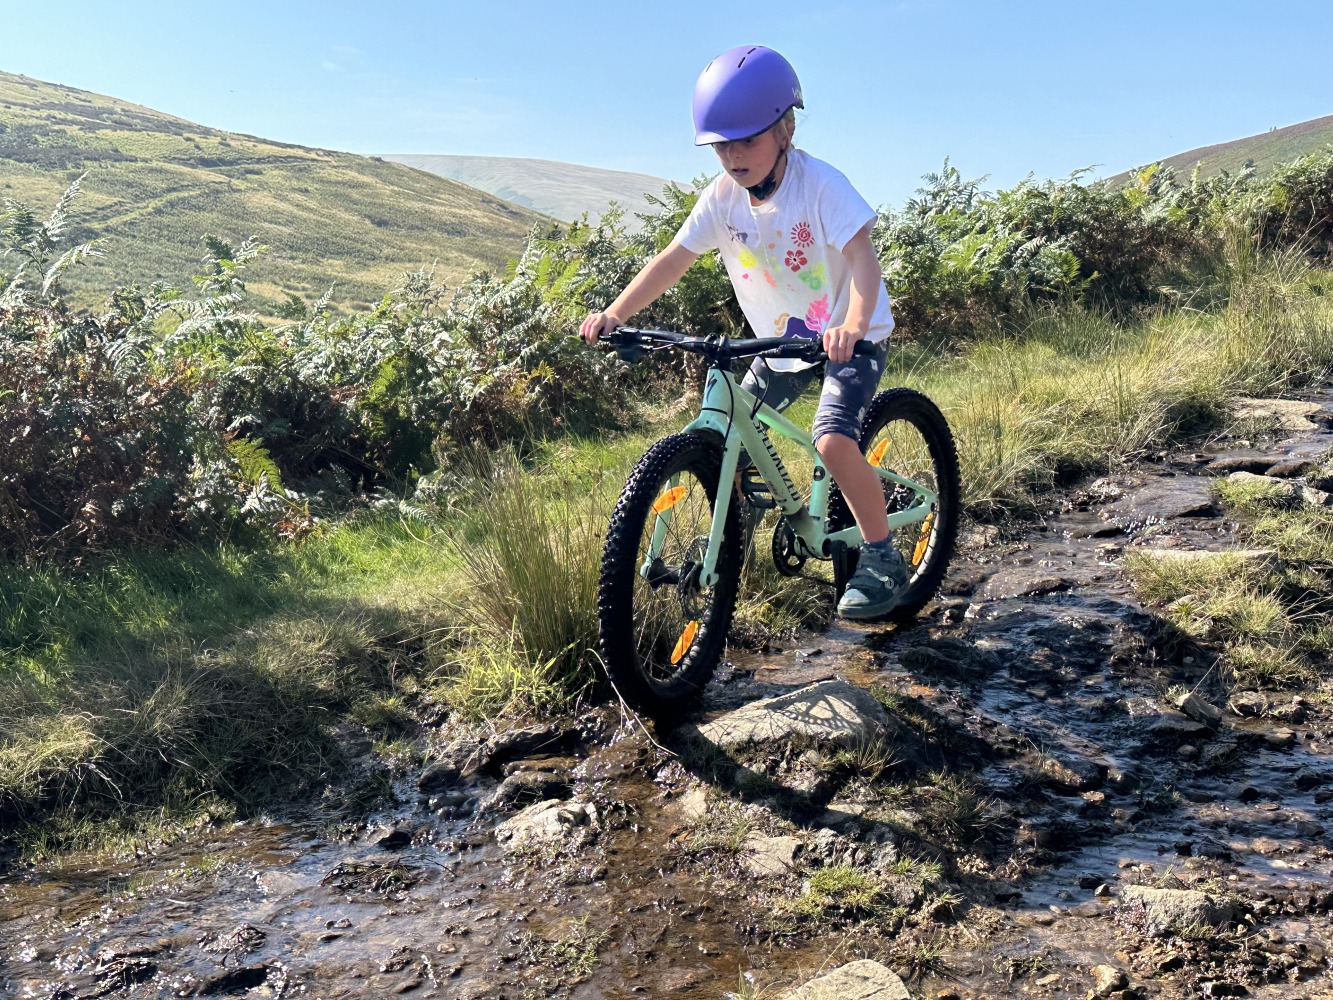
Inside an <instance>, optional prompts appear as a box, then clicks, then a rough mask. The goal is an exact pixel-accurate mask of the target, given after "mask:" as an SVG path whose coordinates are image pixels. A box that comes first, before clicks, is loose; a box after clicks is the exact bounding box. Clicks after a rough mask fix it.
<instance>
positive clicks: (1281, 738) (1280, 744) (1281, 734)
mask: <svg viewBox="0 0 1333 1000" xmlns="http://www.w3.org/2000/svg"><path fill="white" fill-rule="evenodd" d="M1264 742H1265V743H1267V744H1268V745H1269V746H1270V747H1273V748H1275V749H1277V750H1290V749H1291V748H1292V747H1293V746H1295V745H1296V734H1295V733H1293V732H1292V731H1291V730H1290V729H1274V730H1273V731H1272V732H1271V733H1264Z"/></svg>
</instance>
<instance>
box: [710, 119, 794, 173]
mask: <svg viewBox="0 0 1333 1000" xmlns="http://www.w3.org/2000/svg"><path fill="white" fill-rule="evenodd" d="M713 152H715V153H717V158H718V160H720V161H721V163H722V166H723V168H724V169H725V170H726V171H727V173H728V174H730V175H731V179H732V180H734V181H735V182H736V183H737V184H739V185H740V186H741V187H751V186H753V185H755V184H758V183H760V182H761V181H763V179H764V178H765V177H767V176H768V175H769V172H770V171H772V169H773V167H774V166H776V165H777V162H778V156H779V155H781V153H782V144H781V143H780V142H779V141H778V137H777V134H776V132H775V130H774V129H769V130H768V131H766V132H760V133H759V134H758V135H755V136H751V137H750V138H748V139H732V140H731V141H729V142H715V143H713Z"/></svg>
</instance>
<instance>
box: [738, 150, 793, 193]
mask: <svg viewBox="0 0 1333 1000" xmlns="http://www.w3.org/2000/svg"><path fill="white" fill-rule="evenodd" d="M786 162H787V150H786V148H785V147H784V148H783V150H782V152H781V153H779V154H778V157H777V159H775V160H774V161H773V169H772V170H770V171H769V172H768V176H767V177H765V178H764V179H763V180H762V181H760V182H759V183H758V184H754V185H751V186H750V187H747V188H746V189H745V190H746V191H749V192H750V197H752V198H753V199H754V200H755V201H767V200H768V199H769V198H770V197H772V195H773V192H774V191H776V190H777V189H778V181H777V173H778V167H780V166H781V165H782V164H784V163H786Z"/></svg>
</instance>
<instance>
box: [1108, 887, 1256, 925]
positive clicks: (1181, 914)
mask: <svg viewBox="0 0 1333 1000" xmlns="http://www.w3.org/2000/svg"><path fill="white" fill-rule="evenodd" d="M1116 912H1117V918H1118V919H1119V920H1120V921H1121V922H1122V923H1125V924H1128V925H1130V926H1132V927H1136V928H1137V929H1139V930H1141V931H1142V932H1143V933H1144V934H1146V935H1148V936H1149V937H1167V936H1169V935H1171V934H1173V933H1175V932H1176V931H1179V930H1183V929H1186V928H1198V927H1204V926H1207V927H1220V926H1222V925H1224V924H1227V923H1230V922H1231V921H1232V920H1234V919H1235V918H1236V916H1237V914H1236V908H1235V906H1234V905H1233V904H1232V903H1230V902H1229V901H1227V900H1223V899H1218V898H1217V897H1216V896H1210V895H1209V894H1208V893H1206V892H1199V891H1197V890H1194V889H1154V888H1152V887H1151V886H1146V885H1130V886H1126V887H1125V889H1124V891H1123V892H1122V893H1121V894H1120V902H1119V905H1118V906H1117V911H1116Z"/></svg>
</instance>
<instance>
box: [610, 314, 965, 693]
mask: <svg viewBox="0 0 1333 1000" xmlns="http://www.w3.org/2000/svg"><path fill="white" fill-rule="evenodd" d="M602 339H603V340H604V341H605V342H607V343H610V344H611V345H613V346H614V347H615V348H616V349H617V351H619V352H620V354H621V356H622V357H625V358H626V359H627V360H637V358H638V357H639V356H641V355H642V354H643V353H644V352H645V351H656V350H665V349H676V350H683V351H689V352H692V353H696V354H700V355H702V356H703V357H704V358H706V359H707V361H708V364H709V370H708V376H707V378H706V380H705V383H704V390H703V399H702V403H701V405H700V408H699V414H698V416H697V417H695V419H694V420H692V421H691V422H690V423H689V424H688V425H687V426H686V427H685V428H684V429H683V430H682V431H681V432H680V433H678V434H672V435H670V436H668V437H665V438H663V439H662V440H660V441H658V442H656V443H655V444H653V445H652V446H650V447H649V448H648V450H647V451H646V452H645V453H644V454H643V456H642V457H641V458H640V459H639V461H638V464H636V465H635V467H634V471H633V472H632V473H630V476H629V479H628V480H627V481H626V483H625V487H624V489H623V490H622V491H621V493H620V498H619V500H618V501H617V503H616V506H615V510H614V512H613V513H612V515H611V522H610V525H609V527H608V528H607V533H606V542H605V546H604V548H603V553H602V568H601V579H600V581H599V585H598V591H597V609H598V621H599V631H600V646H601V652H602V657H603V659H604V661H605V663H606V668H607V672H608V673H609V675H610V677H611V680H612V682H613V683H614V684H615V685H616V687H617V689H618V690H619V691H620V693H621V695H622V696H623V697H624V698H625V699H626V701H628V702H629V703H630V704H632V705H634V706H635V707H636V708H639V709H641V710H643V711H645V712H648V713H649V714H654V715H669V714H671V713H672V712H673V711H675V710H678V709H679V708H681V707H682V706H683V705H684V704H686V703H687V702H689V701H690V700H691V699H692V698H694V697H695V696H696V695H697V694H698V693H699V692H700V691H701V690H702V689H703V687H704V685H705V684H707V683H708V681H709V679H710V678H711V677H712V675H713V671H714V669H715V668H716V666H717V664H718V662H719V661H720V659H721V657H722V653H723V649H724V648H725V645H726V638H727V632H728V630H729V629H730V627H731V620H732V615H733V613H734V611H735V607H736V599H737V594H738V591H739V587H740V577H741V566H742V563H743V561H744V559H745V554H746V549H747V548H748V541H749V535H750V533H751V532H752V531H753V528H754V524H755V523H756V522H757V520H758V519H759V518H760V517H762V516H763V514H764V513H765V511H766V510H769V509H774V508H776V509H777V510H778V512H779V518H778V522H777V525H776V527H775V528H774V531H773V543H772V555H773V561H774V565H775V566H776V567H777V569H778V571H779V572H781V573H783V574H785V575H788V576H794V575H796V574H798V573H800V572H801V569H802V568H803V567H804V565H805V563H806V561H807V560H809V559H819V560H827V561H830V562H832V565H833V580H834V590H835V591H836V593H835V595H834V596H835V599H836V598H837V597H838V596H840V594H841V591H842V588H843V586H844V585H845V583H846V581H847V578H848V577H849V576H850V575H851V574H852V572H853V570H854V569H855V565H856V556H857V553H858V552H859V550H860V545H861V532H860V530H859V529H858V528H857V527H856V523H855V521H854V520H853V519H852V516H851V512H850V511H849V510H848V508H847V504H846V501H845V500H843V498H842V496H841V494H840V493H839V491H838V489H837V487H836V485H834V483H833V481H832V477H831V476H830V475H829V474H828V470H827V469H826V468H825V466H824V464H823V462H822V461H821V459H820V457H819V454H818V452H817V451H816V450H815V448H814V445H813V444H811V442H810V434H809V431H808V430H805V429H803V428H801V427H799V426H797V425H796V424H794V423H792V422H791V421H790V420H788V419H787V418H786V417H784V416H783V415H782V414H781V413H779V412H778V411H777V410H775V409H773V408H772V407H771V406H769V405H767V404H766V403H765V402H764V401H763V400H762V399H758V398H756V397H755V396H753V395H752V394H751V393H749V392H748V391H746V390H745V389H743V388H741V386H740V384H739V383H738V382H737V381H736V379H735V377H734V376H733V375H732V373H731V364H732V362H733V361H735V360H737V359H739V358H749V357H755V356H757V355H764V356H766V357H775V358H798V359H801V360H805V361H824V360H827V355H825V354H824V352H823V350H822V348H821V346H820V345H819V344H818V343H816V342H812V341H805V340H793V339H790V338H782V337H760V338H753V339H732V338H726V337H691V336H686V335H684V334H680V333H675V332H673V331H670V330H642V329H636V328H632V327H621V328H619V329H618V330H617V331H616V332H614V333H612V334H609V335H605V336H604V337H603V338H602ZM857 346H858V348H860V347H861V345H857ZM865 346H866V347H869V345H865ZM770 432H774V433H777V434H779V435H781V436H783V437H786V438H790V439H791V440H792V441H794V442H796V443H797V444H798V445H799V446H800V447H801V448H802V449H803V450H804V451H806V452H807V453H808V454H809V455H810V457H811V459H812V461H813V463H814V472H813V476H812V481H811V483H810V486H809V499H808V501H807V500H805V499H803V498H802V496H801V493H800V491H799V490H798V489H797V487H796V485H795V483H793V482H792V478H791V476H790V474H789V473H788V471H787V469H786V467H785V466H784V465H783V462H782V459H781V458H780V457H779V456H778V453H777V450H776V449H775V448H774V447H773V443H772V441H771V440H770V438H769V433H770ZM860 444H861V450H862V451H863V452H864V453H865V455H866V458H867V459H868V460H869V461H870V464H871V465H872V466H873V467H874V468H875V470H876V472H878V474H879V476H880V478H881V479H882V480H883V485H884V502H885V508H886V511H887V513H888V519H889V528H890V530H891V531H893V533H894V536H893V537H894V540H895V544H896V545H897V546H898V548H899V550H900V551H901V552H902V554H903V558H904V560H905V561H906V563H907V565H908V567H909V574H910V575H909V582H908V587H907V590H906V591H905V592H904V594H903V597H902V599H901V600H900V602H899V604H898V605H897V607H895V608H894V610H893V611H892V612H890V613H889V615H887V616H886V620H888V621H893V622H902V621H905V620H907V619H910V618H912V617H914V616H915V615H916V614H917V613H918V612H919V611H920V610H921V609H922V608H923V607H924V606H925V605H926V604H927V603H928V602H929V601H930V599H931V598H932V597H934V596H935V593H936V591H937V590H938V589H939V586H940V584H941V583H942V582H943V580H944V574H945V572H946V570H947V569H948V564H949V559H950V557H951V555H952V553H953V545H954V539H955V537H956V535H957V532H958V516H959V476H958V458H957V453H956V452H955V450H954V442H953V436H952V434H951V433H950V431H949V425H948V423H947V422H946V421H945V419H944V416H943V414H941V413H940V411H939V409H938V407H936V406H935V404H934V403H932V402H931V401H930V400H929V399H928V398H927V397H926V396H924V395H922V394H921V393H919V392H916V391H914V390H911V389H889V390H886V391H881V392H879V393H877V394H876V395H875V397H874V400H873V401H872V403H871V405H870V408H869V410H868V412H867V414H866V418H865V421H864V424H863V427H862V432H861V441H860ZM742 449H744V450H745V452H746V453H747V454H748V455H749V456H750V461H751V462H752V463H753V465H754V469H755V470H756V471H757V477H756V476H755V475H754V474H753V473H752V474H751V475H749V476H745V477H743V479H742V489H741V493H742V495H743V497H744V501H742V499H741V497H738V496H737V490H736V489H735V488H734V486H733V484H734V483H735V482H736V481H737V478H736V477H737V467H738V463H739V458H740V455H741V450H742ZM743 506H744V508H746V510H745V512H743V509H742V508H743Z"/></svg>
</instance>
